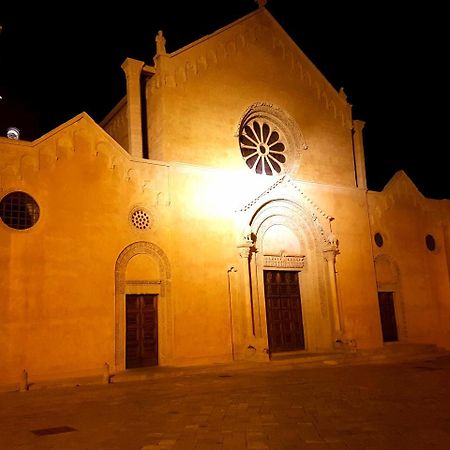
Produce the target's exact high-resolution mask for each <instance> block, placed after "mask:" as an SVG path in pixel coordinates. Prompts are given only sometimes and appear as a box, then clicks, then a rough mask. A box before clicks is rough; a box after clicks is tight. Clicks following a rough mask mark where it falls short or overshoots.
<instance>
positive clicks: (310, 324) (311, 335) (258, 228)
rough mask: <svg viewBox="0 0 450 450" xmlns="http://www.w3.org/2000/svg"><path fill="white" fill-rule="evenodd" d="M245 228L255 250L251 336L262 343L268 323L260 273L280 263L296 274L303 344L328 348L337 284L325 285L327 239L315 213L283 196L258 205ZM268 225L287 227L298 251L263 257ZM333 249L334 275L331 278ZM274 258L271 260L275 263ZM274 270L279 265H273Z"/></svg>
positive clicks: (312, 348)
mask: <svg viewBox="0 0 450 450" xmlns="http://www.w3.org/2000/svg"><path fill="white" fill-rule="evenodd" d="M249 226H250V228H251V233H252V235H253V236H254V252H253V254H252V256H251V258H250V271H251V276H250V277H251V279H252V280H253V282H252V284H253V292H254V295H253V299H252V300H253V309H254V312H255V336H256V337H260V338H262V339H263V340H264V341H267V323H266V310H265V298H264V283H263V271H264V270H265V269H266V270H267V269H272V270H273V267H279V268H281V270H295V271H298V272H299V275H300V278H301V281H300V292H301V297H302V307H303V308H304V331H305V341H306V348H307V350H309V351H321V350H325V349H330V348H332V347H333V344H334V340H335V338H336V336H335V322H336V321H337V322H338V321H339V318H337V319H336V317H335V315H338V314H339V313H338V308H337V305H334V303H335V302H336V301H337V300H336V292H334V293H333V290H335V289H336V286H335V285H333V283H330V273H329V271H330V266H329V261H328V255H327V252H331V251H332V250H330V243H329V242H328V241H327V240H326V239H325V234H324V231H323V228H322V225H321V223H320V221H319V220H318V218H317V216H316V214H315V213H314V212H313V211H311V208H308V207H307V206H306V205H302V204H299V203H296V202H294V201H292V200H287V199H283V198H280V199H271V200H270V201H268V202H265V203H264V204H263V205H261V206H260V207H259V208H258V209H257V210H256V211H255V212H254V213H253V214H252V217H251V218H250V221H249ZM273 227H286V229H288V230H290V232H292V233H293V234H294V235H295V236H296V237H297V239H298V242H299V243H300V249H301V250H300V251H299V252H297V253H299V254H292V255H289V254H283V252H282V251H281V252H280V254H279V255H265V254H264V239H265V236H266V234H267V233H269V232H270V230H271V229H273ZM334 255H335V253H334V252H333V269H332V270H333V276H334ZM275 260H276V261H275ZM277 270H278V269H277Z"/></svg>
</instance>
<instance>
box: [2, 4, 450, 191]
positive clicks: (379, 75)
mask: <svg viewBox="0 0 450 450" xmlns="http://www.w3.org/2000/svg"><path fill="white" fill-rule="evenodd" d="M5 3H6V0H5V1H3V2H2V6H1V7H0V25H2V27H3V29H2V32H1V33H0V95H1V96H2V97H3V99H2V100H0V134H1V135H5V134H6V128H7V127H9V126H16V127H18V128H20V129H21V138H23V139H29V140H31V139H34V138H36V137H39V136H40V135H42V134H44V133H46V132H47V131H49V130H51V129H52V128H54V127H56V126H58V125H59V124H61V123H63V122H65V121H66V120H69V119H70V118H72V117H73V116H75V115H76V114H79V113H80V112H82V111H86V112H87V113H88V114H89V115H90V116H91V117H92V118H93V119H94V120H96V121H97V122H100V121H101V120H102V119H103V117H104V116H105V115H106V114H107V113H108V112H109V111H110V110H111V109H112V107H113V106H114V105H115V104H116V103H117V102H118V101H119V100H120V99H121V98H122V97H123V95H124V94H125V79H124V75H123V72H122V70H121V68H120V65H121V64H122V62H123V61H124V60H125V58H126V57H131V58H135V59H139V60H143V61H145V62H146V63H147V64H152V63H153V61H152V58H153V56H154V53H155V40H154V38H155V35H156V33H157V32H158V30H159V29H162V30H163V31H164V35H165V37H166V40H167V51H168V52H173V51H175V50H177V49H178V48H180V47H182V46H184V45H186V44H189V43H190V42H192V41H194V40H196V39H198V38H200V37H202V36H204V35H205V34H209V33H212V32H214V31H215V30H216V29H218V28H220V27H222V26H224V25H227V24H229V23H230V22H232V21H234V20H236V19H238V18H240V17H242V16H243V15H244V14H247V13H249V12H251V11H253V10H254V9H255V8H256V7H257V5H256V3H255V2H254V1H253V0H230V1H221V2H219V1H210V2H205V1H204V0H201V1H200V0H196V1H190V2H189V1H185V2H180V1H167V0H166V1H164V2H159V3H160V4H159V5H157V2H156V1H147V2H142V1H140V2H135V1H127V2H123V4H122V6H121V7H120V8H118V7H115V6H113V3H111V2H109V3H105V5H106V9H105V10H102V9H101V8H100V7H99V5H98V4H97V3H94V2H82V1H81V2H61V3H60V4H57V5H58V6H56V7H54V6H51V5H49V4H47V3H46V2H30V3H28V2H20V1H14V2H13V1H11V0H10V1H9V4H8V3H7V4H5ZM155 5H157V6H155ZM405 5H407V6H403V7H399V6H395V5H394V6H393V2H386V1H377V2H361V1H358V2H352V1H347V2H330V3H329V4H328V3H325V2H319V1H316V2H311V1H308V2H306V1H295V0H270V1H269V2H268V4H267V9H268V10H269V11H270V12H271V13H272V15H273V16H274V17H275V19H276V20H278V22H279V23H280V24H281V25H282V26H283V28H284V29H285V30H286V31H287V33H288V34H289V35H290V36H291V37H292V38H293V40H294V41H295V42H296V43H297V44H298V46H299V47H300V48H301V49H302V50H303V51H304V53H306V55H307V56H308V57H309V58H310V59H311V61H312V62H313V63H314V64H315V65H316V66H317V68H318V69H319V70H320V71H321V72H322V73H323V74H324V75H325V77H326V78H327V79H328V80H329V81H330V83H331V84H332V85H333V86H334V87H335V88H336V89H339V88H340V87H341V86H343V87H344V89H345V92H346V94H347V96H348V101H349V102H350V103H351V104H352V105H353V117H354V118H355V119H360V120H363V121H365V122H366V127H365V130H364V145H365V153H366V164H367V176H368V185H369V189H372V190H381V189H383V187H384V185H385V184H386V183H387V182H388V181H389V179H390V178H391V176H392V175H393V174H394V173H395V172H396V171H397V170H399V169H403V170H404V171H405V172H406V173H407V174H408V175H409V177H410V178H411V179H412V180H413V182H414V183H415V184H416V186H417V187H418V189H419V190H420V191H421V192H422V193H423V194H424V195H425V196H427V197H431V198H438V199H439V198H450V187H449V186H450V183H449V182H448V181H447V180H448V178H449V177H448V175H447V173H448V168H447V167H448V166H447V164H445V163H444V157H445V151H446V150H445V148H447V149H448V144H447V142H446V141H444V134H446V131H445V130H446V129H447V128H448V125H447V124H445V125H444V118H445V119H446V121H447V116H448V112H447V111H446V109H447V103H446V102H445V101H443V100H444V97H445V96H447V95H448V94H447V93H446V89H445V87H446V85H447V82H448V81H447V79H448V73H447V70H446V69H444V65H445V64H446V60H445V59H444V58H446V57H447V55H448V53H449V52H448V46H447V44H446V41H447V40H448V37H447V36H444V33H445V27H447V25H446V24H445V21H446V19H445V18H446V17H447V15H446V14H444V11H443V10H442V9H443V8H444V6H443V5H444V3H442V6H440V5H439V3H436V4H433V3H432V2H428V3H426V4H425V3H422V4H420V3H418V6H413V5H412V4H411V3H409V4H406V3H405ZM296 9H298V11H296ZM447 28H448V27H447ZM444 80H445V83H444ZM442 108H443V112H439V111H440V110H441V109H442Z"/></svg>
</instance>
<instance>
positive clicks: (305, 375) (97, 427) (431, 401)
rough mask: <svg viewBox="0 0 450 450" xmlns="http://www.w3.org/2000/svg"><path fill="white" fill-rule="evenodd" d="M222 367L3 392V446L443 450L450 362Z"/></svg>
mask: <svg viewBox="0 0 450 450" xmlns="http://www.w3.org/2000/svg"><path fill="white" fill-rule="evenodd" d="M223 369H224V367H220V368H216V370H213V369H210V370H209V371H207V372H204V373H202V372H191V373H189V374H186V373H185V374H182V375H177V376H176V375H175V374H174V375H173V376H170V377H166V378H164V377H160V378H154V379H151V378H148V379H144V380H140V381H127V382H125V381H123V382H120V383H113V384H109V385H107V384H104V385H102V384H96V385H95V384H91V385H89V384H87V385H79V386H78V387H75V386H66V387H62V386H53V387H48V388H47V389H35V390H30V391H28V392H6V393H2V394H0V449H1V450H14V449H25V450H27V449H33V450H34V449H36V450H40V449H45V450H47V449H58V450H59V449H61V450H71V449H76V450H90V449H96V450H97V449H103V450H162V449H168V450H174V449H181V450H191V449H192V450H215V449H220V450H240V449H268V450H290V449H309V450H322V449H324V450H325V449H326V450H363V449H364V450H366V449H375V450H381V449H382V450H390V449H392V450H394V449H395V450H399V449H408V450H411V449H413V450H416V449H419V450H420V449H424V450H425V449H426V450H429V449H437V450H445V449H450V357H449V356H442V357H435V358H429V357H428V358H427V359H422V360H415V361H404V362H397V363H390V364H366V365H364V364H358V365H346V366H340V365H336V366H321V367H310V368H308V369H307V368H305V367H304V366H302V365H297V366H296V365H295V364H291V365H289V366H280V367H279V368H275V369H274V368H273V367H271V368H270V369H268V368H267V366H264V365H263V366H257V365H256V366H252V367H250V366H249V367H242V366H241V367H240V369H239V370H232V368H231V367H229V370H228V371H227V372H226V373H224V370H223ZM223 375H227V376H226V377H224V376H223ZM57 427H71V428H73V429H75V430H74V431H68V432H61V433H56V434H43V435H39V434H35V433H33V431H36V430H48V429H58V428H57ZM60 429H63V428H60Z"/></svg>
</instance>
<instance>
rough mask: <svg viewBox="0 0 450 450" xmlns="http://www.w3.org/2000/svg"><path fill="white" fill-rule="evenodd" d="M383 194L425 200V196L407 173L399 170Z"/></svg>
mask: <svg viewBox="0 0 450 450" xmlns="http://www.w3.org/2000/svg"><path fill="white" fill-rule="evenodd" d="M382 192H383V193H385V194H388V195H393V196H404V197H415V198H417V199H420V200H422V199H423V198H425V197H424V196H423V194H422V193H421V192H420V191H419V189H417V186H416V185H415V184H414V183H413V181H412V180H411V178H409V176H408V175H407V174H406V172H405V171H403V170H399V171H397V172H396V173H395V174H394V176H393V177H392V178H391V179H390V180H389V181H388V182H387V183H386V186H385V187H384V188H383V191H382Z"/></svg>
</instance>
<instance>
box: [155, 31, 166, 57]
mask: <svg viewBox="0 0 450 450" xmlns="http://www.w3.org/2000/svg"><path fill="white" fill-rule="evenodd" d="M155 41H156V56H158V55H166V54H167V52H166V38H165V37H164V36H163V32H162V31H161V30H159V31H158V34H157V35H156V38H155Z"/></svg>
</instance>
